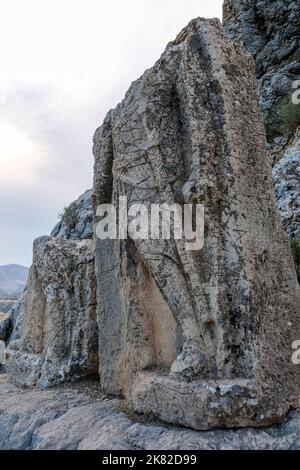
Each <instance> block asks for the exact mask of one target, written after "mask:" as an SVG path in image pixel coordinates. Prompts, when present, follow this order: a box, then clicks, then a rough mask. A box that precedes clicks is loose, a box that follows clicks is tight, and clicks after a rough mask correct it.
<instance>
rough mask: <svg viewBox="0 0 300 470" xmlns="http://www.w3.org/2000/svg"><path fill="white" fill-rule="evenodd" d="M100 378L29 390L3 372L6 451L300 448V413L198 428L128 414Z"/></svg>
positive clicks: (0, 393)
mask: <svg viewBox="0 0 300 470" xmlns="http://www.w3.org/2000/svg"><path fill="white" fill-rule="evenodd" d="M122 409H125V407H124V403H123V401H121V400H118V399H110V398H108V397H106V396H104V395H103V394H102V393H101V391H100V390H99V385H98V382H97V381H85V382H81V383H78V384H69V385H66V386H61V387H57V388H52V389H48V390H28V389H27V390H26V389H22V388H17V387H16V386H15V385H12V384H10V383H7V377H6V376H4V375H2V376H0V449H1V450H5V449H14V450H22V449H34V450H41V449H47V450H62V449H78V450H84V449H90V450H92V449H99V450H100V449H102V450H127V449H129V450H131V449H132V450H139V449H140V450H180V449H183V450H201V449H204V450H205V449H207V450H209V449H221V450H225V449H249V450H252V449H294V450H300V413H299V412H296V411H294V412H291V413H290V415H289V417H288V419H287V420H286V422H285V423H283V424H281V425H278V426H273V427H270V428H264V429H254V428H245V429H239V430H215V431H192V430H189V429H183V428H176V427H171V426H166V425H164V424H162V423H160V422H155V421H147V420H146V418H144V417H141V416H138V415H136V416H134V415H129V414H126V413H125V412H122V411H121V410H122Z"/></svg>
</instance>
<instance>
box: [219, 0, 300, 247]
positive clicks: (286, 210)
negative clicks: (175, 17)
mask: <svg viewBox="0 0 300 470" xmlns="http://www.w3.org/2000/svg"><path fill="white" fill-rule="evenodd" d="M278 12H280V14H278ZM299 18H300V2H299V0H272V1H270V0H225V1H224V6H223V24H224V28H225V30H226V32H227V34H228V36H229V37H230V38H231V39H232V40H234V41H237V42H239V43H241V44H243V45H244V47H245V48H246V50H247V51H248V52H250V53H251V54H252V56H253V58H254V60H255V64H256V76H257V79H258V89H259V95H260V107H261V111H262V113H263V115H264V117H265V123H266V128H267V133H268V138H269V141H270V145H269V150H270V153H271V158H272V163H273V165H275V166H274V170H273V177H274V181H275V187H276V195H277V201H278V208H279V211H280V213H281V217H282V222H283V224H284V227H285V229H286V231H287V234H288V236H289V238H291V239H300V215H299V205H300V187H299V182H298V181H299V175H298V172H299V158H298V153H299V142H300V140H299V132H300V128H299V126H298V130H297V129H295V130H294V131H293V130H292V131H291V134H290V135H288V136H286V137H283V136H282V132H283V131H282V129H280V127H281V126H280V125H279V123H278V122H277V121H278V117H277V114H278V109H279V107H280V105H281V104H282V103H284V102H285V101H287V100H289V101H291V97H292V94H293V93H294V92H295V89H296V88H298V89H300V21H299ZM297 83H298V85H297ZM299 106H300V104H299Z"/></svg>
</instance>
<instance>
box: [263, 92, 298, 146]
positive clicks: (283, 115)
mask: <svg viewBox="0 0 300 470" xmlns="http://www.w3.org/2000/svg"><path fill="white" fill-rule="evenodd" d="M262 115H263V121H264V125H265V129H266V134H267V140H268V142H273V140H274V139H275V137H279V136H281V135H284V136H287V137H288V136H289V135H290V134H292V133H293V132H294V131H295V130H296V129H297V127H298V126H300V104H294V103H292V101H290V99H284V100H283V101H281V102H279V103H278V104H277V105H275V106H273V108H272V109H271V110H270V111H269V112H263V113H262Z"/></svg>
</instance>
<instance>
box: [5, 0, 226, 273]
mask: <svg viewBox="0 0 300 470" xmlns="http://www.w3.org/2000/svg"><path fill="white" fill-rule="evenodd" d="M0 1H1V0H0ZM221 5H222V0H212V1H211V2H209V3H208V2H204V1H202V2H201V1H199V0H189V2H182V0H163V1H162V0H143V1H140V0H127V1H126V2H124V0H111V1H110V2H100V1H99V0H72V1H71V0H51V1H50V0H45V1H43V2H41V1H40V0H27V1H26V2H24V1H22V0H10V1H9V2H1V17H0V65H1V86H0V136H1V133H2V136H3V134H4V136H3V138H2V143H1V142H0V171H1V176H0V221H1V230H0V264H6V263H9V262H17V263H20V264H25V265H28V264H30V261H31V245H32V240H33V239H34V238H35V237H36V236H39V235H43V234H45V233H49V232H50V231H51V229H52V227H53V225H54V224H55V223H56V222H57V212H58V211H59V210H60V209H61V208H62V207H63V206H64V205H66V204H68V203H70V202H71V201H72V200H74V199H76V198H77V197H78V196H79V194H81V193H82V192H83V191H84V190H85V189H87V188H89V187H91V186H92V169H93V157H92V136H93V133H94V130H95V129H96V127H98V126H99V125H100V124H101V122H102V120H103V118H104V116H105V114H106V113H107V111H108V110H109V109H110V108H112V107H115V106H116V104H117V103H118V102H119V101H120V100H121V99H122V98H123V96H124V94H125V92H126V90H127V89H128V87H129V86H130V83H131V82H132V81H133V80H135V79H137V78H138V77H139V76H140V75H141V74H142V73H143V72H144V70H145V69H146V68H149V67H151V66H152V65H153V64H154V62H155V61H156V60H157V58H158V57H159V56H160V54H161V53H162V52H163V50H164V48H165V46H166V44H167V43H168V42H169V41H170V40H172V39H174V37H175V36H176V35H177V33H178V32H179V31H180V29H181V28H183V27H184V26H185V25H186V24H187V23H188V21H189V20H191V19H192V18H194V17H196V16H206V17H212V16H219V17H220V16H221ZM10 144H11V145H10Z"/></svg>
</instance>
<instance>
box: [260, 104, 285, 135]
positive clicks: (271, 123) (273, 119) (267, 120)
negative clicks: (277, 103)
mask: <svg viewBox="0 0 300 470" xmlns="http://www.w3.org/2000/svg"><path fill="white" fill-rule="evenodd" d="M262 116H263V121H264V125H265V129H266V135H267V141H268V142H273V140H274V139H275V137H279V136H280V135H282V131H281V126H280V121H279V117H278V113H277V107H274V108H273V109H272V110H271V111H269V112H268V113H267V112H264V113H262Z"/></svg>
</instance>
